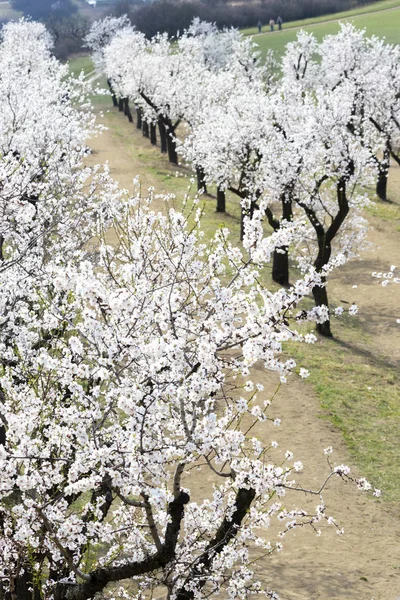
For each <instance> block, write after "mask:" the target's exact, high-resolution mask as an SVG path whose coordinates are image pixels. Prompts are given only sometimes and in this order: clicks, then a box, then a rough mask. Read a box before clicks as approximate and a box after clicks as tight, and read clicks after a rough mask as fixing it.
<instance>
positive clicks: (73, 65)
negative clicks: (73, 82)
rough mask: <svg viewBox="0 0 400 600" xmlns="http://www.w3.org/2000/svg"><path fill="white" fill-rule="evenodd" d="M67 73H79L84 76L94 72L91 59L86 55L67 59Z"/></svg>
mask: <svg viewBox="0 0 400 600" xmlns="http://www.w3.org/2000/svg"><path fill="white" fill-rule="evenodd" d="M68 67H69V72H70V74H71V75H72V73H73V74H74V75H79V74H80V73H81V71H83V72H84V74H85V75H88V74H89V73H92V71H94V65H93V62H92V59H91V58H90V56H88V55H78V56H74V57H72V58H70V59H69V61H68Z"/></svg>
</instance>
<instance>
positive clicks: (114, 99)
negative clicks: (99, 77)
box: [107, 79, 118, 106]
mask: <svg viewBox="0 0 400 600" xmlns="http://www.w3.org/2000/svg"><path fill="white" fill-rule="evenodd" d="M107 85H108V87H109V89H110V92H111V98H112V103H113V106H118V102H117V97H116V95H115V93H114V90H113V86H112V84H111V81H110V79H107Z"/></svg>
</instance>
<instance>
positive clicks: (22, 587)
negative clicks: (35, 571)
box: [0, 565, 42, 600]
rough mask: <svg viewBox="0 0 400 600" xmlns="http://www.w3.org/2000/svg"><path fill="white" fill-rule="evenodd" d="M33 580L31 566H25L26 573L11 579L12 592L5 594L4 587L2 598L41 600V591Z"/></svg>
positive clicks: (1, 592)
mask: <svg viewBox="0 0 400 600" xmlns="http://www.w3.org/2000/svg"><path fill="white" fill-rule="evenodd" d="M32 579H33V578H32V573H31V570H30V568H29V566H27V565H25V571H24V573H23V574H22V575H19V576H18V577H12V578H11V579H10V591H8V592H4V591H3V589H4V588H3V586H2V590H1V591H0V598H2V599H4V600H41V598H42V595H41V593H40V590H39V589H38V587H37V586H36V585H35V584H34V583H33V581H32Z"/></svg>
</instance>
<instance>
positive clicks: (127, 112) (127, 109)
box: [124, 98, 133, 123]
mask: <svg viewBox="0 0 400 600" xmlns="http://www.w3.org/2000/svg"><path fill="white" fill-rule="evenodd" d="M124 113H125V116H126V117H128V121H129V123H133V118H132V113H131V109H130V106H129V100H128V98H124Z"/></svg>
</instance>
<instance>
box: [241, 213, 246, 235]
mask: <svg viewBox="0 0 400 600" xmlns="http://www.w3.org/2000/svg"><path fill="white" fill-rule="evenodd" d="M245 216H246V211H245V210H244V208H243V206H241V207H240V241H241V242H243V238H244V218H245Z"/></svg>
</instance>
